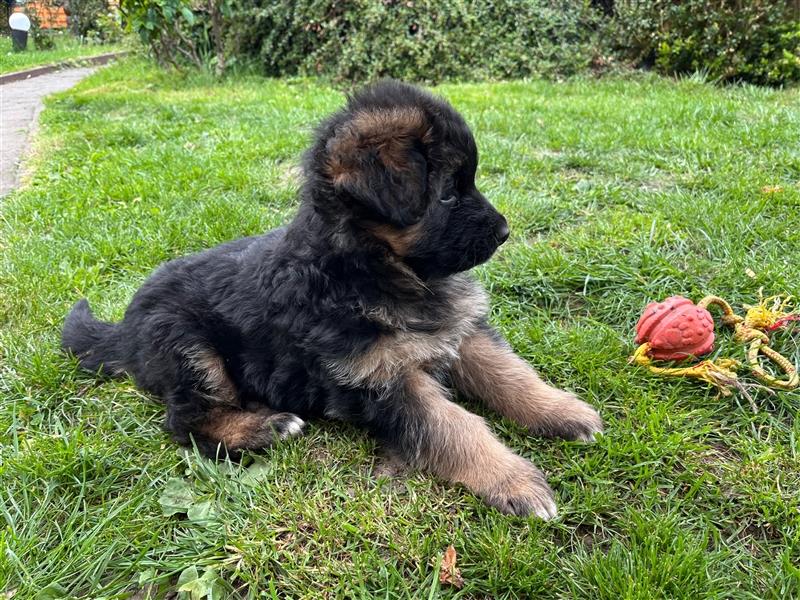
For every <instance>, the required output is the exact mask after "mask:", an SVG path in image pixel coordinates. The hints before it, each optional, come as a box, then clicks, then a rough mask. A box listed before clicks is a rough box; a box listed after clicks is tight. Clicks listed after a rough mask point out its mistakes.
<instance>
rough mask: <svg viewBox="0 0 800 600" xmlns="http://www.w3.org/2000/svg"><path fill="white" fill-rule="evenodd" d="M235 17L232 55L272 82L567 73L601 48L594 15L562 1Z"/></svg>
mask: <svg viewBox="0 0 800 600" xmlns="http://www.w3.org/2000/svg"><path fill="white" fill-rule="evenodd" d="M244 4H245V5H247V4H248V3H247V2H245V3H244ZM237 12H238V13H239V15H240V19H241V25H234V27H233V29H232V32H231V37H230V39H231V41H232V42H233V51H234V54H236V55H237V56H245V57H249V58H251V59H254V60H255V61H256V62H257V64H259V65H260V66H261V68H262V69H263V71H264V72H265V73H268V74H271V75H283V74H320V75H326V76H330V77H333V78H334V79H337V80H346V81H362V80H364V79H371V78H375V77H380V76H386V75H390V76H393V77H400V78H405V79H414V80H420V79H422V80H441V79H492V78H519V77H526V76H531V75H569V74H573V73H576V72H579V71H583V70H585V69H586V68H587V67H588V66H589V65H590V63H591V62H592V60H593V59H594V58H595V57H596V56H597V53H598V50H597V49H598V47H599V46H600V41H599V37H600V36H599V32H598V26H599V24H600V15H599V14H598V13H597V12H596V11H594V10H592V9H591V8H590V7H589V6H588V4H586V3H584V2H574V1H569V0H567V1H560V2H558V1H556V2H554V1H552V0H495V1H494V2H485V1H481V0H447V1H436V0H402V1H391V0H389V1H380V2H375V1H368V0H349V1H344V2H343V1H341V0H338V1H337V0H300V1H289V0H283V1H277V2H270V1H264V2H250V3H249V6H245V7H241V8H239V9H238V10H237Z"/></svg>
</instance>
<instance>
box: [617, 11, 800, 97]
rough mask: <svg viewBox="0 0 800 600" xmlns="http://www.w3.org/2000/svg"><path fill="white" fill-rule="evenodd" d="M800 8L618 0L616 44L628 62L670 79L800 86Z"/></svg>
mask: <svg viewBox="0 0 800 600" xmlns="http://www.w3.org/2000/svg"><path fill="white" fill-rule="evenodd" d="M797 8H798V5H797V3H796V2H791V1H788V0H787V1H781V0H682V1H681V2H675V1H674V0H651V1H649V2H638V1H635V0H634V1H618V2H617V3H616V7H615V19H614V21H613V23H612V29H613V35H612V36H611V37H612V39H614V40H615V44H616V50H617V51H618V52H619V53H620V54H621V55H622V56H624V57H627V58H630V59H632V60H633V61H634V63H636V64H639V65H640V64H650V63H651V64H653V66H655V68H656V69H657V70H658V71H660V72H662V73H665V74H679V73H693V72H696V71H702V72H706V73H707V74H708V76H709V77H710V78H711V79H714V80H720V81H748V82H752V83H759V84H770V85H780V84H784V83H788V82H791V81H797V80H798V79H800V21H798V11H797Z"/></svg>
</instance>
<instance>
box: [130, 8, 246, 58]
mask: <svg viewBox="0 0 800 600" xmlns="http://www.w3.org/2000/svg"><path fill="white" fill-rule="evenodd" d="M231 4H232V0H207V2H206V3H205V4H200V3H198V2H192V1H191V0H122V1H121V3H120V9H121V10H122V13H123V15H124V16H125V18H126V21H127V23H128V27H129V28H130V29H131V30H132V31H134V32H136V33H137V34H138V35H139V37H140V38H141V40H142V42H144V43H145V44H146V45H148V46H149V47H150V49H151V50H152V52H153V54H154V56H155V58H156V60H157V61H158V62H159V63H160V64H161V65H172V66H175V67H178V66H180V65H181V64H182V63H187V62H188V63H190V64H192V65H194V66H196V67H204V66H206V65H209V64H214V65H215V67H216V71H217V72H218V73H221V72H222V70H223V69H224V68H225V53H224V43H225V42H224V39H223V32H224V29H225V27H226V26H229V25H230V23H231V22H232V13H231Z"/></svg>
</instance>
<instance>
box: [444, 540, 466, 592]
mask: <svg viewBox="0 0 800 600" xmlns="http://www.w3.org/2000/svg"><path fill="white" fill-rule="evenodd" d="M439 583H441V584H442V585H444V584H448V585H453V586H455V587H457V588H458V589H461V588H462V587H464V578H463V577H461V571H459V570H458V568H457V567H456V549H455V548H453V546H452V545H451V546H448V547H447V550H445V551H444V556H443V557H442V566H441V567H440V568H439Z"/></svg>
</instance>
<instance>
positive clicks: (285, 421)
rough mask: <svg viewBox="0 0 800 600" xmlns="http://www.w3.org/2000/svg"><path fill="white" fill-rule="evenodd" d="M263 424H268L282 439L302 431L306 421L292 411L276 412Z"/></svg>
mask: <svg viewBox="0 0 800 600" xmlns="http://www.w3.org/2000/svg"><path fill="white" fill-rule="evenodd" d="M265 425H269V426H270V427H271V428H272V429H273V431H275V434H276V435H277V436H278V437H279V438H280V439H282V440H285V439H286V438H290V437H294V436H297V435H300V434H301V433H303V429H305V426H306V422H305V421H304V420H303V419H301V418H300V417H298V416H297V415H295V414H294V413H288V412H286V413H276V414H274V415H271V416H270V417H269V418H268V419H267V420H266V421H265Z"/></svg>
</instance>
